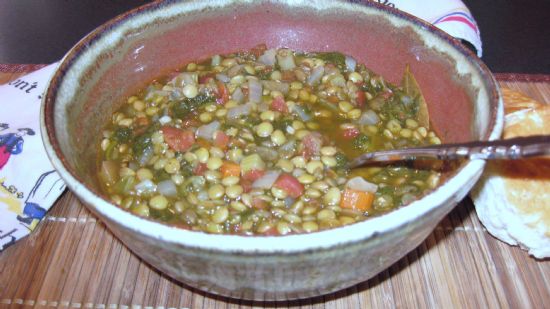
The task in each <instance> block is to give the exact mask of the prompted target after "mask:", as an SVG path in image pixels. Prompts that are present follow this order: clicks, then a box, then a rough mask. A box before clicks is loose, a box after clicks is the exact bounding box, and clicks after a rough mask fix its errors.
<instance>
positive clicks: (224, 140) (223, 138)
mask: <svg viewBox="0 0 550 309" xmlns="http://www.w3.org/2000/svg"><path fill="white" fill-rule="evenodd" d="M229 140H230V138H229V136H228V135H227V134H225V133H224V132H223V131H216V133H215V136H214V146H216V147H218V148H221V149H225V148H227V145H228V144H229Z"/></svg>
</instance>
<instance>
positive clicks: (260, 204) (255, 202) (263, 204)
mask: <svg viewBox="0 0 550 309" xmlns="http://www.w3.org/2000/svg"><path fill="white" fill-rule="evenodd" d="M268 206H269V204H268V203H267V201H265V200H262V199H261V198H259V197H255V198H253V199H252V207H254V208H256V209H266V208H267V207H268Z"/></svg>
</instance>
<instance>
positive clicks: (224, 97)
mask: <svg viewBox="0 0 550 309" xmlns="http://www.w3.org/2000/svg"><path fill="white" fill-rule="evenodd" d="M216 84H217V86H218V98H217V99H216V103H218V104H221V105H223V104H225V103H227V101H229V90H228V89H227V87H226V86H225V84H224V83H222V82H220V81H217V82H216Z"/></svg>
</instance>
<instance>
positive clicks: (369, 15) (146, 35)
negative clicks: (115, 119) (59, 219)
mask: <svg viewBox="0 0 550 309" xmlns="http://www.w3.org/2000/svg"><path fill="white" fill-rule="evenodd" d="M329 3H331V2H329ZM332 3H333V5H334V3H335V2H332ZM198 5H199V6H204V5H207V4H204V3H203V4H198ZM347 5H349V4H347ZM347 5H346V6H347ZM371 6H372V4H371ZM155 10H158V11H155ZM188 10H189V11H188ZM150 12H153V13H154V14H152V15H150V16H149V15H148V14H149V13H150ZM388 15H389V14H388V13H387V12H381V11H380V10H378V9H373V8H372V7H371V8H368V9H366V11H362V10H358V9H357V7H355V8H353V7H344V8H343V9H336V8H331V9H327V10H317V8H314V7H312V6H311V4H307V5H304V7H292V6H289V5H283V4H267V3H253V4H250V3H249V4H231V5H228V6H226V7H223V8H209V9H208V8H207V9H201V8H198V11H196V10H195V9H194V8H193V5H192V4H167V5H164V4H161V5H152V6H149V7H148V8H144V9H141V10H138V11H136V12H133V13H131V14H127V15H125V16H121V17H119V18H118V19H117V20H115V21H114V22H112V23H111V24H109V25H107V26H106V27H104V28H102V29H100V30H99V31H97V32H96V33H93V34H92V35H91V36H89V37H87V38H85V39H84V40H83V41H82V42H80V43H79V45H77V46H76V47H75V48H74V49H73V50H72V51H71V52H70V53H69V54H68V56H67V57H66V59H65V61H64V63H63V64H62V66H61V70H60V71H59V72H58V73H57V74H56V78H54V81H53V83H52V86H51V87H50V90H49V93H48V97H47V98H46V118H47V119H46V125H47V126H48V125H49V126H50V127H52V126H55V130H49V134H50V137H51V140H56V138H57V139H59V140H61V142H60V145H55V144H54V145H53V146H54V148H56V151H57V152H58V153H59V154H61V153H63V155H64V157H65V159H66V162H67V163H68V165H70V166H72V167H73V168H74V169H75V170H76V174H79V175H80V176H81V178H83V181H84V182H86V183H89V184H94V183H95V181H93V177H90V175H91V174H92V173H94V171H95V166H96V165H95V162H96V161H95V156H96V153H97V147H98V143H99V139H100V137H101V128H102V127H103V125H104V124H105V123H106V122H107V119H108V117H110V115H111V113H112V112H113V111H114V110H115V109H116V103H120V102H122V98H123V97H124V96H126V95H129V94H131V93H133V92H134V91H136V90H138V89H139V88H140V87H143V86H144V85H146V84H147V83H148V82H150V81H151V80H152V79H154V78H156V77H159V76H162V75H163V74H166V73H168V72H169V71H171V70H174V69H175V68H178V67H180V66H181V65H183V64H185V63H186V62H188V61H192V60H196V59H201V58H205V57H207V56H211V55H214V54H219V53H227V52H233V51H238V50H243V49H249V48H251V47H253V46H255V45H258V44H261V43H265V44H267V45H268V46H269V47H281V46H285V47H289V48H292V49H296V50H303V51H340V52H343V53H345V54H348V55H351V56H353V57H354V58H356V59H357V60H358V61H359V62H362V63H365V64H366V65H367V67H369V68H371V69H373V70H374V71H376V72H378V73H380V74H382V75H383V76H384V77H385V78H386V79H387V80H389V81H391V82H394V83H399V81H400V79H401V76H402V74H403V71H404V69H405V66H406V65H407V64H409V65H410V66H411V71H412V72H413V74H414V75H415V77H416V79H417V80H418V82H419V84H420V86H421V88H422V90H423V93H424V96H425V98H426V100H427V102H428V105H429V111H430V115H431V121H432V125H433V127H434V128H435V129H436V130H437V132H438V133H439V134H440V135H441V137H442V139H443V140H444V141H448V142H459V141H465V140H472V139H487V138H488V134H489V133H488V132H489V130H488V129H487V128H490V127H491V123H492V122H493V121H494V118H495V115H494V114H495V113H496V99H495V98H492V99H493V102H491V104H493V105H494V106H491V107H490V108H489V113H488V115H487V117H486V118H487V119H482V121H485V122H487V123H486V124H485V125H486V128H485V129H484V130H480V129H479V128H476V127H475V125H474V121H473V118H474V103H473V102H475V100H476V99H475V98H476V96H477V95H478V93H479V87H481V88H484V89H486V91H487V93H488V94H489V95H493V96H494V94H495V93H496V90H495V89H494V85H493V84H491V80H490V79H487V78H486V76H483V75H484V74H488V73H487V72H484V71H483V69H482V68H481V67H479V63H473V64H472V63H470V62H469V60H468V57H475V56H473V55H472V54H467V53H462V54H461V57H462V58H464V60H461V61H465V62H468V63H469V64H468V65H469V66H471V67H473V69H474V70H477V72H475V74H478V75H479V76H481V77H480V80H483V82H484V83H487V84H486V85H473V84H472V83H471V82H470V78H471V76H472V74H466V75H464V74H459V72H458V70H457V60H456V59H452V57H451V56H449V55H445V54H443V53H441V52H440V51H436V50H434V49H433V48H431V47H428V46H427V44H426V38H425V37H424V38H423V37H422V36H421V35H419V34H418V31H414V28H412V27H411V26H410V25H408V26H406V25H403V26H400V27H396V26H394V25H392V23H391V22H390V21H388V18H387V16H388ZM140 18H141V19H140ZM391 18H394V19H395V17H391ZM414 27H415V28H417V29H420V28H425V27H426V26H425V25H422V24H421V23H418V24H417V25H415V26H414ZM422 31H424V32H429V31H431V30H429V29H428V30H422ZM422 31H421V32H422ZM428 36H429V35H428ZM433 36H434V37H436V35H433ZM439 39H440V41H441V42H440V43H441V44H443V45H445V44H446V45H448V48H449V49H453V47H451V44H457V45H458V43H456V42H452V40H450V39H448V38H445V37H443V38H439ZM439 39H438V40H439ZM428 40H432V39H430V38H428ZM459 54H460V53H459ZM71 71H75V72H76V73H75V76H77V77H76V78H72V80H71V78H68V75H67V72H71ZM63 83H65V85H64V86H65V87H67V89H71V87H76V88H78V91H76V92H75V95H74V96H73V97H72V98H71V99H70V100H66V101H67V103H66V106H64V107H65V111H66V112H67V115H66V116H67V117H66V118H64V119H63V121H65V122H64V123H60V122H59V121H58V122H57V123H54V114H55V113H56V111H57V109H61V107H59V105H60V103H57V105H58V106H56V107H54V106H53V102H54V100H55V99H56V95H58V93H60V88H59V87H61V86H63V85H62V84H63ZM61 112H63V110H62V109H61ZM58 119H59V118H58ZM63 130H68V131H69V132H71V133H70V136H67V137H68V138H65V136H63V134H64V133H60V132H62V131H63ZM54 132H57V135H56V136H55V137H56V138H52V137H53V134H54ZM61 150H62V151H61Z"/></svg>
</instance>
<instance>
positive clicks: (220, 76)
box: [216, 73, 231, 83]
mask: <svg viewBox="0 0 550 309" xmlns="http://www.w3.org/2000/svg"><path fill="white" fill-rule="evenodd" d="M216 79H217V80H219V81H220V82H223V83H228V82H229V81H230V80H231V78H229V76H227V75H225V74H222V73H218V74H216Z"/></svg>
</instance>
